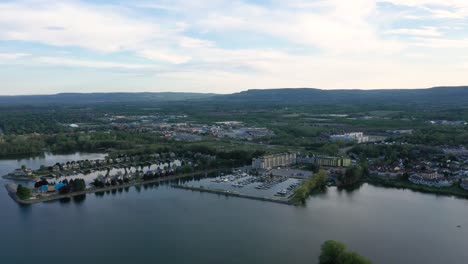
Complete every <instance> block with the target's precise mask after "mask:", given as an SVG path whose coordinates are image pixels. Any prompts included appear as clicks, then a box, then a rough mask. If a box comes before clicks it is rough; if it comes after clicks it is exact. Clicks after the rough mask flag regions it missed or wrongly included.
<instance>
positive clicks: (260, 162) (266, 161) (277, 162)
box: [252, 153, 296, 169]
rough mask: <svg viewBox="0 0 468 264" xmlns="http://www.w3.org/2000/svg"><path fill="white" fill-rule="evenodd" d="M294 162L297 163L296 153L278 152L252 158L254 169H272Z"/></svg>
mask: <svg viewBox="0 0 468 264" xmlns="http://www.w3.org/2000/svg"><path fill="white" fill-rule="evenodd" d="M293 164H296V153H278V154H272V155H266V156H262V157H259V158H257V159H253V160H252V168H254V169H272V168H274V167H282V166H291V165H293Z"/></svg>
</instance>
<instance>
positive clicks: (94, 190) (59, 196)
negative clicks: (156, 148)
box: [5, 169, 220, 205]
mask: <svg viewBox="0 0 468 264" xmlns="http://www.w3.org/2000/svg"><path fill="white" fill-rule="evenodd" d="M219 170H220V169H211V170H206V171H199V172H191V173H186V174H180V175H173V176H168V177H164V178H157V179H153V180H149V181H135V182H129V183H125V184H122V185H115V186H107V187H104V188H94V187H93V188H90V189H87V190H84V191H81V192H73V193H68V194H57V195H51V196H45V197H41V198H37V199H28V200H22V199H20V198H19V197H18V196H17V195H16V194H14V193H11V192H8V194H9V195H10V196H11V198H12V199H13V200H14V201H15V202H17V203H18V204H22V205H31V204H37V203H42V202H50V201H54V200H59V199H63V198H72V197H75V196H80V195H84V194H89V193H98V192H106V191H111V190H116V189H120V188H126V187H132V186H140V185H145V184H150V183H158V182H164V181H170V180H176V179H182V178H186V177H191V176H195V175H200V174H203V173H212V172H215V171H219ZM5 187H6V185H5Z"/></svg>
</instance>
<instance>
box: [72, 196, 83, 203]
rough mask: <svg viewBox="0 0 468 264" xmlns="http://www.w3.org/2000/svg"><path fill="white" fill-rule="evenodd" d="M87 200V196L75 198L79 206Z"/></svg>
mask: <svg viewBox="0 0 468 264" xmlns="http://www.w3.org/2000/svg"><path fill="white" fill-rule="evenodd" d="M85 200H86V194H82V195H77V196H74V197H73V201H74V202H75V203H77V204H81V203H83V202H84V201H85Z"/></svg>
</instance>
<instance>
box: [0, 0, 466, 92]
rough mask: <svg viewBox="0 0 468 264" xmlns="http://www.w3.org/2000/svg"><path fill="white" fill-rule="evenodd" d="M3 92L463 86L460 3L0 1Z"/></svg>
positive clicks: (424, 0)
mask: <svg viewBox="0 0 468 264" xmlns="http://www.w3.org/2000/svg"><path fill="white" fill-rule="evenodd" d="M0 12H1V14H2V15H0V67H2V71H1V72H0V80H1V81H2V88H1V89H0V94H3V95H26V94H56V93H68V92H82V93H89V92H124V91H125V92H144V91H146V92H196V93H219V94H228V93H233V92H239V91H244V90H248V89H270V88H269V87H320V88H321V89H351V88H352V89H390V88H391V89H414V88H421V87H434V86H460V85H464V84H465V83H466V72H467V71H468V32H467V31H466V30H465V29H466V27H467V25H468V2H467V1H465V0H450V1H442V0H406V1H402V0H357V1H339V0H310V1H306V0H292V1H286V2H285V1H276V0H266V1H263V0H262V1H259V0H252V1H246V0H239V1H227V0H219V1H196V2H187V1H180V0H176V1H166V0H158V1H146V0H137V1H131V2H121V1H117V0H109V1H103V2H100V3H96V2H94V1H89V0H71V1H60V2H57V1H51V0H8V1H2V2H1V3H0Z"/></svg>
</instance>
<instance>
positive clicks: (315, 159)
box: [298, 156, 351, 167]
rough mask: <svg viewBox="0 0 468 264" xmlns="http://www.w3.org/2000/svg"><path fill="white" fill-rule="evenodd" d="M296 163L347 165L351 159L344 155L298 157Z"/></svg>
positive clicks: (331, 165)
mask: <svg viewBox="0 0 468 264" xmlns="http://www.w3.org/2000/svg"><path fill="white" fill-rule="evenodd" d="M298 163H305V164H315V165H318V166H324V167H349V166H350V165H351V159H349V158H345V157H330V156H312V157H303V158H298Z"/></svg>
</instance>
